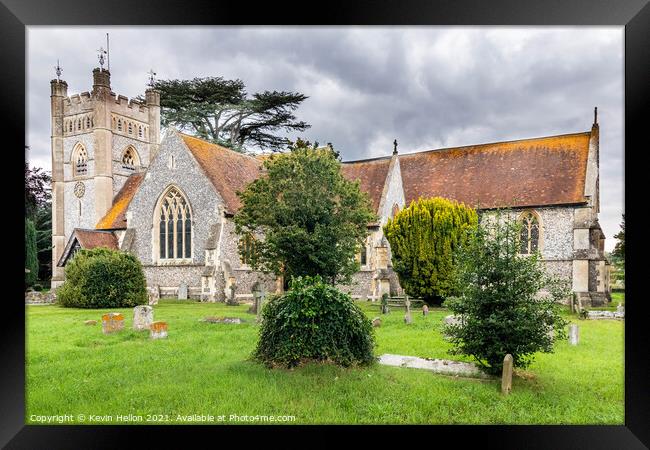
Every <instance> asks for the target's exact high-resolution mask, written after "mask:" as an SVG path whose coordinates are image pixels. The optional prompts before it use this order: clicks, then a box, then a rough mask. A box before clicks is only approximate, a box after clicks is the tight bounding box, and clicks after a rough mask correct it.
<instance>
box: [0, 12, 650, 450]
mask: <svg viewBox="0 0 650 450" xmlns="http://www.w3.org/2000/svg"><path fill="white" fill-rule="evenodd" d="M648 1H649V0H627V1H620V0H619V1H616V0H545V1H533V0H525V1H524V0H500V1H484V0H483V1H482V0H456V1H451V0H449V1H415V0H402V1H387V0H381V1H379V0H375V1H368V0H366V1H357V2H354V3H353V2H349V1H346V2H343V1H340V0H335V1H330V2H327V3H316V4H310V3H307V2H303V3H297V2H293V3H278V2H266V3H262V4H260V5H255V6H253V3H251V4H247V5H244V4H241V3H238V2H223V1H221V2H216V1H197V0H185V1H171V0H164V1H153V0H139V1H125V0H110V1H108V0H103V1H101V0H86V1H83V2H81V1H73V0H58V1H36V0H29V1H28V0H0V3H1V4H0V42H1V47H2V50H1V51H2V53H1V54H0V55H1V57H0V61H2V62H3V68H2V69H1V70H0V86H1V88H2V96H1V97H0V102H1V104H2V108H0V111H1V112H2V119H3V122H2V124H3V125H4V127H3V129H4V133H3V137H4V140H5V144H4V155H3V156H4V157H5V158H7V157H10V159H13V158H14V157H15V158H16V159H17V160H18V159H19V157H18V156H15V155H16V154H18V152H17V149H19V148H21V146H24V145H25V137H26V132H25V131H26V130H25V119H26V116H25V103H26V102H25V92H26V91H25V78H26V72H25V71H26V65H25V62H26V57H25V54H26V48H25V44H26V27H28V26H30V25H190V24H193V25H261V24H286V25H361V24H364V25H531V26H532V25H581V26H588V25H618V26H625V148H626V149H630V152H628V153H627V154H626V155H625V188H626V189H625V192H626V194H627V197H628V198H631V199H632V202H634V200H635V196H636V197H638V198H639V200H641V199H643V197H644V195H643V194H644V193H645V191H646V190H647V188H645V186H644V185H643V184H641V183H643V182H644V181H645V178H644V175H645V174H641V173H640V171H641V170H643V168H644V166H643V163H642V162H641V158H642V157H643V153H644V152H647V150H646V149H647V147H648V144H647V133H646V129H647V128H648V126H647V125H646V123H644V120H643V112H644V110H645V109H647V107H648V105H650V102H649V96H648V93H649V91H650V39H649V36H650V6H649V5H648ZM7 138H8V142H7ZM18 166H19V161H15V162H14V161H12V162H5V165H4V167H5V173H6V174H11V175H12V176H13V175H14V173H15V174H16V177H18V175H17V173H18ZM9 168H11V170H9ZM637 171H639V172H638V173H637ZM3 178H5V179H6V176H4V177H3ZM646 178H647V176H646ZM635 181H636V182H637V183H638V184H639V187H638V188H637V189H635V185H634V183H635ZM18 183H19V182H18V180H13V181H6V182H5V183H4V184H5V186H7V187H10V191H11V192H12V193H14V189H15V190H16V192H15V195H14V196H12V199H14V200H16V202H17V203H18V200H17V199H18V192H17V190H18V187H17V186H19V184H18ZM633 204H634V203H633ZM634 205H635V209H632V210H628V211H626V216H627V217H626V219H627V240H628V241H630V239H631V242H632V245H631V246H630V245H629V244H628V246H627V247H628V260H630V262H631V264H630V263H629V262H628V264H627V273H626V290H627V291H628V292H627V294H628V295H627V297H628V298H630V299H631V300H630V301H629V302H626V322H625V425H622V426H591V425H585V426H563V425H553V426H535V425H531V426H510V425H505V426H499V425H494V426H491V425H487V426H409V427H394V426H363V427H359V428H360V429H359V428H356V427H346V426H336V427H328V428H325V427H322V426H299V427H295V426H294V427H274V426H263V427H259V426H258V427H255V428H254V429H252V430H251V431H254V432H253V433H247V432H246V433H242V431H248V430H244V429H241V428H238V427H224V426H221V427H219V429H217V430H215V429H214V428H213V427H212V426H194V427H181V426H113V425H111V426H61V425H59V426H34V425H29V426H28V425H25V424H24V419H25V315H24V310H23V309H22V308H23V306H22V303H21V300H20V298H21V296H22V295H23V293H22V292H21V291H20V290H19V288H18V286H19V283H18V282H17V280H18V277H19V275H18V273H19V271H20V273H21V275H20V277H22V276H24V274H23V273H22V270H21V269H22V268H21V267H20V265H19V264H15V263H13V259H14V258H12V254H15V253H14V252H10V251H9V250H8V247H7V246H5V252H3V256H4V259H5V261H6V262H7V265H5V273H4V275H5V276H4V281H5V287H9V288H10V289H9V290H8V291H9V292H6V290H5V296H4V297H5V298H4V300H5V303H4V305H3V310H4V311H3V314H2V316H0V317H1V319H0V334H1V335H0V346H1V348H2V361H3V363H2V369H3V370H2V391H1V397H0V398H1V399H2V411H3V412H2V414H1V415H0V423H1V425H0V444H1V445H3V446H5V448H30V449H33V448H48V449H55V448H66V449H70V448H116V447H127V448H128V447H129V445H128V443H129V442H131V439H132V436H131V435H132V434H135V435H140V437H144V438H145V439H147V440H148V444H147V447H154V446H159V444H160V443H167V444H168V445H169V444H170V443H171V442H172V440H171V438H172V437H173V436H172V434H174V435H180V437H181V438H182V439H183V440H184V441H185V442H186V443H188V445H192V444H189V442H190V441H188V439H191V440H192V441H194V440H195V439H207V442H210V443H214V444H215V445H219V444H225V443H226V439H228V438H233V439H235V440H236V441H235V442H240V443H241V442H248V441H249V440H250V439H251V437H261V438H263V439H273V438H274V437H272V436H269V433H272V432H277V431H281V432H285V433H287V434H288V435H290V436H291V441H293V442H296V443H300V442H302V443H303V444H307V445H311V443H313V442H314V441H316V440H317V441H318V443H323V444H324V443H326V442H327V441H330V442H341V441H343V440H344V439H346V436H344V435H347V434H349V433H350V432H358V431H361V432H362V436H361V438H362V439H363V441H366V442H365V444H366V445H367V444H370V445H375V444H376V443H378V442H379V439H382V438H384V437H387V438H388V437H390V436H392V435H395V434H396V433H398V432H399V434H400V437H399V438H400V439H407V440H406V441H403V442H402V443H401V445H400V446H402V445H406V444H407V443H408V442H410V440H411V439H413V438H414V437H418V438H422V439H424V440H425V441H428V442H429V444H427V445H431V446H436V447H442V446H443V445H450V444H444V442H445V441H446V440H449V439H451V440H452V442H454V444H451V445H454V446H458V445H463V444H465V443H471V444H472V446H474V447H479V446H480V447H485V448H518V449H521V448H526V449H537V448H540V449H542V448H553V449H560V448H571V449H577V448H585V449H587V448H588V449H615V448H616V449H637V448H639V449H641V448H648V446H649V445H650V427H649V426H648V424H650V414H649V411H650V395H649V393H650V389H649V388H648V380H649V379H650V373H649V371H648V356H649V352H648V350H647V344H646V343H647V342H648V328H650V327H648V326H647V325H646V324H645V323H644V322H645V320H647V319H646V318H647V317H648V316H647V314H646V311H647V307H646V306H645V304H646V303H647V301H646V302H644V301H645V300H646V299H645V298H643V296H642V289H641V281H642V279H643V276H642V275H639V272H640V268H641V267H643V264H642V263H641V262H640V258H641V256H642V250H641V249H642V248H643V247H641V246H640V244H641V242H642V241H643V239H642V236H643V234H642V228H641V227H642V225H641V224H642V223H643V218H644V212H645V211H646V210H647V207H645V205H644V204H643V203H639V204H638V205H637V204H634ZM16 207H17V208H18V206H16ZM9 208H11V207H9ZM7 212H8V211H7V209H5V215H7ZM5 217H6V216H5ZM15 217H18V214H16V215H15ZM15 221H16V222H18V224H17V226H18V227H19V226H20V223H19V220H18V219H16V220H15ZM16 231H17V232H18V234H16V235H15V236H21V235H23V234H22V233H23V232H22V230H21V229H18V230H16ZM13 236H14V235H13V233H12V234H10V233H9V232H8V230H5V233H4V237H5V241H7V240H11V241H18V242H17V243H16V245H17V246H19V245H21V243H20V240H19V239H17V238H15V237H13ZM608 237H609V236H608ZM609 238H611V237H609ZM15 251H16V252H18V254H21V253H20V252H21V251H22V250H21V249H20V248H17V249H16V250H15ZM635 263H637V264H635ZM14 272H15V275H16V279H15V280H16V281H15V282H14V281H12V280H14V279H13V276H12V275H11V274H13V273H14ZM244 427H248V426H246V425H244ZM332 429H335V430H332ZM331 431H337V433H331ZM125 432H126V433H128V434H129V435H128V436H125V434H124V433H125ZM296 433H298V434H296ZM276 439H277V438H276ZM382 440H383V439H382ZM291 441H289V440H287V438H286V437H282V438H281V439H277V441H276V442H277V443H279V444H282V445H290V444H289V443H290V442H291ZM163 446H166V445H163Z"/></svg>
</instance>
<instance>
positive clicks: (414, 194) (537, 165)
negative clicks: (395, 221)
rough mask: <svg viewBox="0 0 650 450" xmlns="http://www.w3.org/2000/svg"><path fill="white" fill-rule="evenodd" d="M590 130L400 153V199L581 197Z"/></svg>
mask: <svg viewBox="0 0 650 450" xmlns="http://www.w3.org/2000/svg"><path fill="white" fill-rule="evenodd" d="M589 138H590V133H588V132H587V133H576V134H567V135H561V136H551V137H543V138H536V139H524V140H519V141H510V142H497V143H493V144H482V145H472V146H467V147H458V148H448V149H442V150H432V151H426V152H419V153H411V154H405V155H400V167H401V171H402V183H403V185H404V195H405V197H406V203H407V204H409V203H410V202H411V201H412V200H417V199H418V197H435V196H440V197H446V198H449V199H453V200H457V201H459V202H464V203H465V204H468V205H470V206H474V207H475V206H480V207H481V208H495V207H505V206H518V207H523V206H542V205H560V204H575V203H583V202H585V198H584V187H585V175H586V170H587V169H586V168H587V156H588V152H589Z"/></svg>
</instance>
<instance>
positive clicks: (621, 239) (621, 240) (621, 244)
mask: <svg viewBox="0 0 650 450" xmlns="http://www.w3.org/2000/svg"><path fill="white" fill-rule="evenodd" d="M619 226H620V227H621V231H619V232H618V233H616V234H615V235H614V238H615V239H618V242H617V243H616V246H615V247H614V251H613V252H612V256H616V257H617V258H620V259H621V260H623V263H624V264H625V214H623V221H622V222H621V224H620V225H619Z"/></svg>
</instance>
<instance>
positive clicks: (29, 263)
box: [25, 219, 38, 289]
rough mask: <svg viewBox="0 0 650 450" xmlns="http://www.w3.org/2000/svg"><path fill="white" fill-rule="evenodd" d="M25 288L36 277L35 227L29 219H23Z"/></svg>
mask: <svg viewBox="0 0 650 450" xmlns="http://www.w3.org/2000/svg"><path fill="white" fill-rule="evenodd" d="M25 269H28V270H29V272H26V273H25V289H27V288H28V287H30V286H33V285H34V283H36V280H37V279H38V249H37V247H36V228H35V227H34V222H33V221H32V220H31V219H25Z"/></svg>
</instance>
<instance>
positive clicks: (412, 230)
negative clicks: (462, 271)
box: [384, 197, 478, 304]
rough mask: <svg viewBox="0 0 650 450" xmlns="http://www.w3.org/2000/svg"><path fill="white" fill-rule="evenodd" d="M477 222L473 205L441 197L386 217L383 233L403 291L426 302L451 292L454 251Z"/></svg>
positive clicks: (439, 300) (437, 299)
mask: <svg viewBox="0 0 650 450" xmlns="http://www.w3.org/2000/svg"><path fill="white" fill-rule="evenodd" d="M477 223H478V217H477V214H476V211H474V209H472V208H470V207H468V206H465V205H464V204H462V203H458V202H456V201H453V200H447V199H444V198H441V197H434V198H428V199H424V198H421V199H418V201H417V202H415V201H413V202H411V204H410V205H409V207H408V208H405V209H403V210H402V211H400V212H399V213H397V214H396V215H395V217H394V218H393V219H389V220H388V223H386V225H385V226H384V234H385V235H386V239H387V240H388V242H389V243H390V249H391V253H392V262H393V269H394V270H395V272H396V273H397V275H398V276H399V282H400V285H401V286H402V287H403V288H404V291H405V292H406V293H407V294H408V295H410V296H412V297H420V298H422V299H424V301H425V302H427V303H429V304H440V302H441V301H442V299H443V298H445V297H447V296H448V295H453V293H454V292H453V279H454V267H455V255H454V253H455V251H456V249H457V248H458V247H460V245H462V243H463V242H464V241H465V239H466V237H467V233H468V231H469V230H471V229H472V228H475V227H476V225H477Z"/></svg>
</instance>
